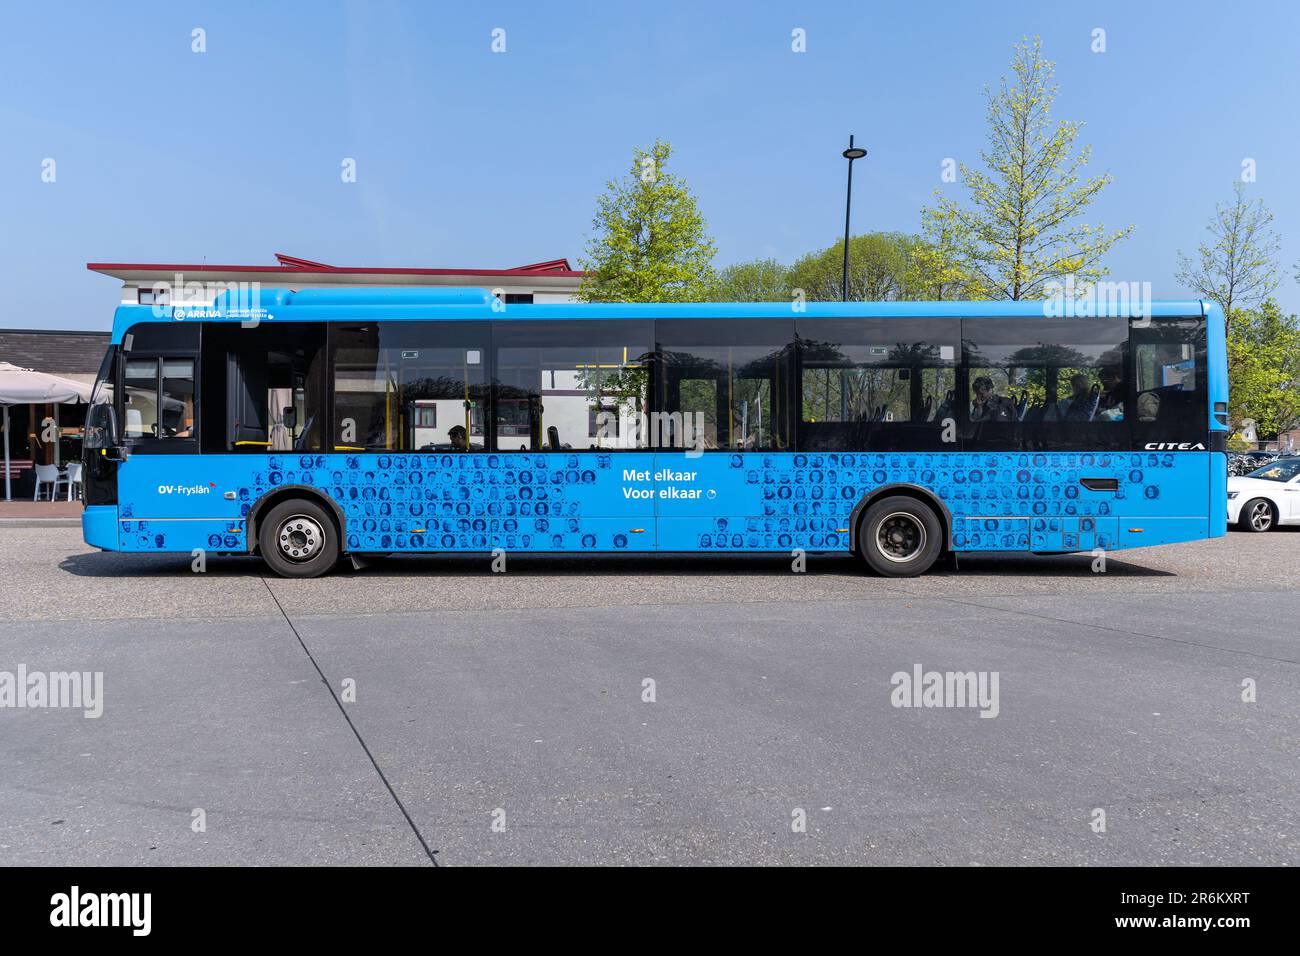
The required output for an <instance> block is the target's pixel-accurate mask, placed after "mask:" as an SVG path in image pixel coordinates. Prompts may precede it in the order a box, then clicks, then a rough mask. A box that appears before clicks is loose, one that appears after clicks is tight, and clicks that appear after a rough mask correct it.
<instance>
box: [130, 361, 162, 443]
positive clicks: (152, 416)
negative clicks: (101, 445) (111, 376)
mask: <svg viewBox="0 0 1300 956" xmlns="http://www.w3.org/2000/svg"><path fill="white" fill-rule="evenodd" d="M122 386H123V392H124V393H125V398H126V401H125V404H124V406H123V415H124V418H125V420H124V422H123V426H124V427H123V432H124V434H125V435H126V437H127V438H128V439H130V438H153V437H155V436H156V435H157V434H158V360H157V359H129V360H128V361H127V363H126V370H125V372H124V374H123V376H122Z"/></svg>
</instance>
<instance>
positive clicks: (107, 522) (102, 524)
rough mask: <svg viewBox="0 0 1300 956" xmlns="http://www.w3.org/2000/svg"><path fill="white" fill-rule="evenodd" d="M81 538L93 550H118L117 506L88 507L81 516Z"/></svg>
mask: <svg viewBox="0 0 1300 956" xmlns="http://www.w3.org/2000/svg"><path fill="white" fill-rule="evenodd" d="M81 536H82V537H83V538H85V539H86V544H88V545H90V546H91V547H92V548H101V549H102V550H104V551H116V550H117V506H116V505H88V506H87V507H86V510H85V511H84V512H82V515H81Z"/></svg>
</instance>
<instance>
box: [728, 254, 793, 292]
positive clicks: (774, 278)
mask: <svg viewBox="0 0 1300 956" xmlns="http://www.w3.org/2000/svg"><path fill="white" fill-rule="evenodd" d="M708 297H709V301H711V302H785V301H787V300H789V299H790V267H789V266H786V265H783V264H782V263H780V262H777V261H776V260H775V259H754V260H753V261H751V262H737V263H735V264H734V265H729V266H727V267H726V268H724V269H720V270H718V273H717V275H716V276H714V279H713V282H712V284H711V286H710V288H709V296H708Z"/></svg>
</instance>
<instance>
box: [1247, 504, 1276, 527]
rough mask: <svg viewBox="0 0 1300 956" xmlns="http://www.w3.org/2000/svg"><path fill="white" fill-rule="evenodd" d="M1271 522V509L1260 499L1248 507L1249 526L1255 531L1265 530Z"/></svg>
mask: <svg viewBox="0 0 1300 956" xmlns="http://www.w3.org/2000/svg"><path fill="white" fill-rule="evenodd" d="M1272 524H1273V509H1272V508H1270V507H1269V505H1268V502H1266V501H1261V502H1259V503H1257V504H1256V505H1255V506H1254V507H1253V508H1251V509H1250V526H1251V527H1252V528H1254V529H1255V530H1256V531H1267V530H1268V529H1269V528H1270V527H1271V526H1272Z"/></svg>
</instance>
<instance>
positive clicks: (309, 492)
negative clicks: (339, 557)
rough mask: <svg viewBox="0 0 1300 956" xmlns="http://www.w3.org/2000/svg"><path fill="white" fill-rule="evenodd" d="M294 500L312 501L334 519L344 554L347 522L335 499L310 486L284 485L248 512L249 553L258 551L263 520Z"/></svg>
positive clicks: (254, 504) (267, 495) (270, 492)
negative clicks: (285, 503)
mask: <svg viewBox="0 0 1300 956" xmlns="http://www.w3.org/2000/svg"><path fill="white" fill-rule="evenodd" d="M294 498H297V499H300V500H305V501H310V502H313V503H314V504H317V505H319V506H321V507H323V508H324V509H325V511H326V512H327V513H328V514H329V515H330V516H331V517H332V518H333V519H334V533H335V534H336V535H337V536H338V541H339V553H340V554H341V553H343V551H344V543H345V542H346V541H347V540H348V539H347V520H346V519H345V518H344V517H343V512H342V511H341V510H340V509H339V506H338V504H337V503H335V501H334V499H333V498H331V497H330V496H329V495H326V494H322V493H321V492H320V491H319V490H318V489H316V488H313V487H311V486H310V485H282V486H281V487H279V488H275V489H273V490H271V491H268V492H267V493H266V494H264V495H263V496H262V497H260V498H258V499H257V501H255V502H254V503H253V507H252V508H250V509H249V510H248V553H249V554H253V553H255V552H256V551H257V550H258V537H259V536H260V531H261V528H260V525H261V522H262V519H263V518H264V517H265V516H266V515H268V514H270V512H271V510H272V509H273V508H274V507H275V506H276V505H278V504H280V503H281V502H284V501H288V500H290V499H294Z"/></svg>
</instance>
